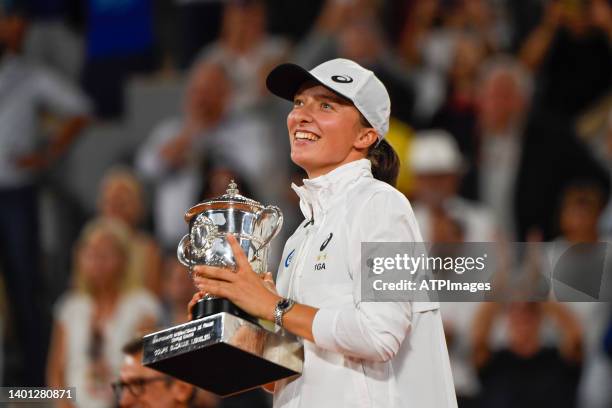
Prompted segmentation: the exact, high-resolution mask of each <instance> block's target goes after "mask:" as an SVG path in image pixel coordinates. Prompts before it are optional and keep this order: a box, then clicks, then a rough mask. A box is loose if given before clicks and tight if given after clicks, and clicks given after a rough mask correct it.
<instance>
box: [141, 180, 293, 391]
mask: <svg viewBox="0 0 612 408" xmlns="http://www.w3.org/2000/svg"><path fill="white" fill-rule="evenodd" d="M185 220H186V222H187V223H189V234H187V235H185V236H184V237H183V238H182V239H181V241H180V243H179V245H178V248H177V257H178V259H179V261H180V262H181V263H182V264H183V265H185V266H187V267H188V268H189V270H190V273H191V269H192V268H193V267H194V266H195V265H209V266H216V267H225V268H234V267H235V260H234V256H233V253H232V249H231V247H230V245H229V243H228V241H227V238H226V236H227V234H228V233H229V234H232V235H234V236H235V237H236V240H237V241H238V243H239V245H240V247H241V248H242V250H243V251H244V253H245V254H246V255H247V259H248V260H249V263H250V265H251V267H252V268H253V270H254V271H255V272H256V273H265V272H266V270H267V258H268V250H269V244H270V242H271V241H272V239H273V238H274V237H275V236H276V235H277V234H278V232H279V231H280V228H281V226H282V223H283V216H282V213H281V211H280V209H279V208H278V207H275V206H263V205H262V204H261V203H259V202H257V201H255V200H252V199H250V198H246V197H244V196H242V195H240V194H239V192H238V189H237V186H236V184H235V183H234V181H233V180H232V182H231V183H230V185H229V188H228V189H227V192H226V194H224V195H222V196H220V197H217V198H213V199H211V200H206V201H204V202H201V203H199V204H197V205H195V206H193V207H191V208H190V209H189V210H188V211H187V213H186V214H185ZM191 318H192V320H191V321H190V322H188V323H184V324H182V325H178V326H174V327H170V328H168V329H165V330H161V331H159V332H156V333H152V334H149V335H147V336H145V337H144V354H143V364H144V365H146V366H148V367H151V368H153V369H156V370H158V371H161V372H164V373H166V374H169V375H171V376H173V377H176V378H178V379H181V380H183V381H186V382H189V383H191V384H194V385H196V386H198V387H201V388H204V389H206V390H208V391H211V392H214V393H216V394H218V395H220V396H228V395H233V394H236V393H239V392H243V391H246V390H249V389H252V388H255V387H257V386H260V385H263V384H267V383H269V382H272V381H276V380H279V379H282V378H286V377H290V376H293V375H297V374H300V373H301V371H302V366H303V359H304V357H303V353H304V352H303V346H302V343H301V341H300V340H299V339H298V338H297V337H296V336H295V335H293V334H291V333H289V332H287V331H285V330H283V329H281V328H278V327H276V326H275V325H274V324H273V323H272V322H268V321H263V320H261V319H259V320H258V319H256V318H254V317H253V316H251V315H249V314H248V313H246V312H244V311H243V310H242V309H240V308H239V307H238V306H236V305H234V304H233V303H232V302H230V301H229V300H228V299H224V298H219V297H215V296H211V295H206V296H204V298H203V299H200V300H199V301H198V302H197V304H196V305H195V306H194V307H193V309H192V313H191Z"/></svg>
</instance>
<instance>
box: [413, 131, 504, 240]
mask: <svg viewBox="0 0 612 408" xmlns="http://www.w3.org/2000/svg"><path fill="white" fill-rule="evenodd" d="M410 163H411V165H412V171H413V172H414V176H415V180H414V182H415V188H414V198H415V202H414V213H415V215H416V217H417V220H418V223H419V228H420V230H421V235H422V236H423V239H424V240H425V241H429V240H432V239H433V232H434V230H435V228H434V226H435V225H436V220H437V218H439V217H440V216H442V215H443V214H446V213H447V212H450V213H451V214H454V215H455V216H456V217H458V221H459V222H460V224H461V225H462V226H463V229H464V234H463V235H464V236H463V238H464V239H465V240H466V241H476V242H478V241H480V242H485V241H494V240H495V239H496V238H497V237H496V233H497V231H496V227H495V223H494V221H493V216H492V214H491V213H490V211H488V210H487V209H486V208H485V207H483V206H481V205H479V204H477V203H475V202H471V201H469V200H466V199H464V198H461V197H459V196H458V195H457V192H458V189H459V183H460V179H461V176H462V173H463V172H464V170H465V163H464V161H463V158H462V157H461V153H460V151H459V148H458V147H457V144H456V142H455V140H454V139H453V138H452V136H451V135H450V134H449V133H447V132H445V131H443V130H428V131H421V132H417V134H416V137H415V139H414V141H413V143H412V149H411V157H410Z"/></svg>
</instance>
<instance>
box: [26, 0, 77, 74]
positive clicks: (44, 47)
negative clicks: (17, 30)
mask: <svg viewBox="0 0 612 408" xmlns="http://www.w3.org/2000/svg"><path fill="white" fill-rule="evenodd" d="M27 4H28V15H29V17H30V27H29V29H28V35H27V37H26V41H25V53H24V54H25V55H26V56H27V57H28V59H30V60H31V61H33V62H34V63H36V64H39V65H45V66H48V67H50V68H53V69H55V70H57V71H58V72H60V73H62V74H63V75H64V76H66V77H68V78H70V80H72V81H75V82H76V81H78V79H79V75H80V73H81V69H82V64H83V55H84V52H83V51H84V47H83V46H84V43H83V38H82V34H81V33H80V32H78V33H77V32H76V27H75V22H74V21H68V20H69V19H70V18H71V17H72V19H73V20H74V14H75V13H82V12H83V11H84V10H81V9H80V8H81V7H82V6H81V2H80V1H75V0H28V1H27ZM75 9H77V10H75Z"/></svg>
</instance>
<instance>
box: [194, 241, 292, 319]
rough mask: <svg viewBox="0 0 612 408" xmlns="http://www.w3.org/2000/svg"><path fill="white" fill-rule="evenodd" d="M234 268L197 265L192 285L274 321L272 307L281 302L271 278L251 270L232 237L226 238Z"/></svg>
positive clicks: (251, 313)
mask: <svg viewBox="0 0 612 408" xmlns="http://www.w3.org/2000/svg"><path fill="white" fill-rule="evenodd" d="M227 242H228V243H229V244H230V246H231V248H232V252H233V254H234V259H235V261H236V269H235V270H231V269H228V268H218V267H214V266H207V265H197V266H194V268H193V282H194V284H195V285H196V287H197V288H198V289H199V290H200V291H201V292H204V293H209V294H211V295H214V296H218V297H223V298H226V299H228V300H230V301H231V302H232V303H234V304H235V305H236V306H238V307H239V308H241V309H242V310H244V311H245V312H247V313H249V314H250V315H252V316H254V317H259V318H262V319H266V320H271V321H273V320H274V308H275V306H276V304H277V303H278V301H279V300H280V299H281V297H280V296H278V295H277V294H276V293H274V291H272V290H271V289H272V288H271V287H270V282H269V280H270V275H267V274H261V275H258V274H257V273H255V271H253V268H251V265H250V264H249V261H248V259H247V257H246V255H245V254H244V252H243V251H242V248H241V247H240V245H239V244H238V241H236V238H234V236H233V235H231V234H228V235H227Z"/></svg>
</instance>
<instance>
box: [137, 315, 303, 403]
mask: <svg viewBox="0 0 612 408" xmlns="http://www.w3.org/2000/svg"><path fill="white" fill-rule="evenodd" d="M266 323H269V322H266ZM269 324H270V328H271V329H268V328H264V327H262V326H260V325H257V324H254V323H252V322H251V321H249V320H246V319H243V318H241V317H239V316H235V315H233V314H230V313H225V312H221V313H217V314H215V315H211V316H207V317H204V318H202V319H198V320H194V321H191V322H188V323H185V324H182V325H179V326H175V327H171V328H169V329H166V330H162V331H159V332H156V333H152V334H149V335H147V336H145V337H144V339H143V341H144V353H143V364H144V365H145V366H147V367H150V368H153V369H155V370H158V371H161V372H163V373H165V374H168V375H170V376H172V377H175V378H178V379H180V380H183V381H185V382H188V383H190V384H193V385H195V386H197V387H200V388H203V389H205V390H208V391H211V392H213V393H215V394H217V395H220V396H222V397H225V396H230V395H233V394H237V393H240V392H243V391H247V390H250V389H253V388H256V387H259V386H261V385H264V384H267V383H269V382H272V381H276V380H280V379H282V378H287V377H291V376H294V375H298V374H300V373H301V372H302V367H303V361H304V348H303V345H302V343H301V342H300V341H299V339H298V338H297V337H296V336H295V335H293V334H291V333H289V332H287V331H284V330H282V329H280V330H279V331H276V332H275V331H273V327H274V326H273V324H271V323H269ZM266 326H267V324H266Z"/></svg>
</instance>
